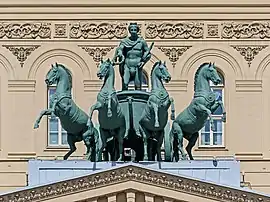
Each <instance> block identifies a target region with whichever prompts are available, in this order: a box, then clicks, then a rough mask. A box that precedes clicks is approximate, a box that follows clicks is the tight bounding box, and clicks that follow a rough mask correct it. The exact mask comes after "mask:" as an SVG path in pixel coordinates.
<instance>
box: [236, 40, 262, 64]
mask: <svg viewBox="0 0 270 202" xmlns="http://www.w3.org/2000/svg"><path fill="white" fill-rule="evenodd" d="M232 47H233V48H234V49H235V50H237V51H238V52H239V53H240V54H241V55H242V56H243V57H244V59H245V60H246V61H247V63H248V65H249V66H250V65H251V62H252V60H253V59H254V58H255V56H256V55H258V54H259V52H260V51H261V50H263V49H264V48H266V47H267V46H266V45H262V46H259V45H257V46H241V45H239V46H232Z"/></svg>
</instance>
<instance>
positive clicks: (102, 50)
mask: <svg viewBox="0 0 270 202" xmlns="http://www.w3.org/2000/svg"><path fill="white" fill-rule="evenodd" d="M79 47H81V48H82V49H83V50H85V51H86V52H87V53H88V54H89V55H90V56H92V58H93V60H94V61H95V63H96V65H97V67H98V65H99V63H100V61H101V60H102V58H103V57H105V56H106V55H107V53H108V52H109V51H111V50H112V49H113V48H114V47H116V46H108V47H101V46H99V47H93V46H81V45H79Z"/></svg>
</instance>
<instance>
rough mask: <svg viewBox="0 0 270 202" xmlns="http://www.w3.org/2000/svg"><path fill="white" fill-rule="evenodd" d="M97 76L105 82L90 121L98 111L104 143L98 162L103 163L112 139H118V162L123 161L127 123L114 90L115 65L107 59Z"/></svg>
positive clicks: (90, 111)
mask: <svg viewBox="0 0 270 202" xmlns="http://www.w3.org/2000/svg"><path fill="white" fill-rule="evenodd" d="M97 76H98V77H99V78H100V79H103V78H104V82H103V86H102V88H101V90H100V92H99V93H98V95H97V102H96V103H95V104H94V105H93V106H92V107H91V108H90V110H89V120H92V115H93V112H94V110H98V112H99V113H98V121H99V125H100V127H99V130H100V137H101V141H102V146H101V147H100V149H99V151H98V160H99V161H101V157H102V151H103V149H104V148H105V147H106V146H107V141H108V139H111V138H116V139H117V140H118V149H119V153H120V157H119V159H118V160H122V159H123V141H124V136H125V133H126V121H125V116H124V114H123V113H122V109H121V107H120V104H119V102H118V98H117V96H116V91H115V88H114V82H115V72H114V67H113V63H112V62H111V61H110V59H107V60H106V61H105V62H103V61H101V64H100V66H99V71H98V72H97ZM114 150H115V149H114ZM113 156H115V155H113ZM111 160H116V159H111Z"/></svg>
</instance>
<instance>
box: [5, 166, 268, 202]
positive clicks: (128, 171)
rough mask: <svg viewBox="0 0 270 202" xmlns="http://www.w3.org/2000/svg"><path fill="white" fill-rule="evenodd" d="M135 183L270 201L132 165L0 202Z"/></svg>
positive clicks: (29, 201) (13, 195) (230, 198)
mask: <svg viewBox="0 0 270 202" xmlns="http://www.w3.org/2000/svg"><path fill="white" fill-rule="evenodd" d="M127 181H136V182H140V183H143V184H149V185H152V186H158V187H162V188H165V189H169V190H175V191H180V192H184V193H188V194H195V195H197V196H201V197H204V198H205V197H206V198H212V199H214V200H217V201H253V202H263V201H265V202H267V201H269V200H270V197H267V196H264V195H261V194H257V193H251V192H248V191H244V190H237V189H233V188H227V187H223V186H219V185H216V184H211V183H207V182H202V181H198V180H192V179H188V178H185V177H180V176H176V175H172V174H167V173H166V174H165V173H162V172H158V171H153V170H148V169H145V168H141V167H137V166H132V165H129V166H127V167H122V168H116V169H114V170H110V171H104V172H102V173H96V174H91V175H87V176H83V177H78V178H75V179H71V180H66V181H61V182H57V183H53V184H50V185H45V186H41V187H34V188H29V189H28V190H25V191H16V192H14V193H11V194H5V195H2V196H0V202H4V201H12V202H26V201H27V202H36V201H44V200H46V199H47V200H48V199H50V198H55V197H61V196H64V195H68V194H74V193H78V192H82V191H86V190H93V189H96V188H100V187H105V186H110V185H113V184H116V183H123V182H127Z"/></svg>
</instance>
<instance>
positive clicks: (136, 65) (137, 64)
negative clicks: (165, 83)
mask: <svg viewBox="0 0 270 202" xmlns="http://www.w3.org/2000/svg"><path fill="white" fill-rule="evenodd" d="M128 31H129V33H130V36H129V37H126V38H125V39H123V40H122V41H121V42H120V44H119V46H118V47H117V49H116V52H115V55H114V58H113V61H114V63H115V64H119V71H120V76H121V78H122V90H128V84H129V83H130V81H134V84H135V90H141V88H142V73H143V72H142V69H143V66H144V65H145V64H146V62H148V61H149V60H150V58H151V53H150V51H151V49H152V47H153V45H154V43H152V44H151V46H150V48H148V46H147V43H146V41H145V40H144V39H143V38H142V37H140V36H138V32H139V26H138V25H137V23H130V25H129V26H128ZM117 58H118V61H119V62H117Z"/></svg>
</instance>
